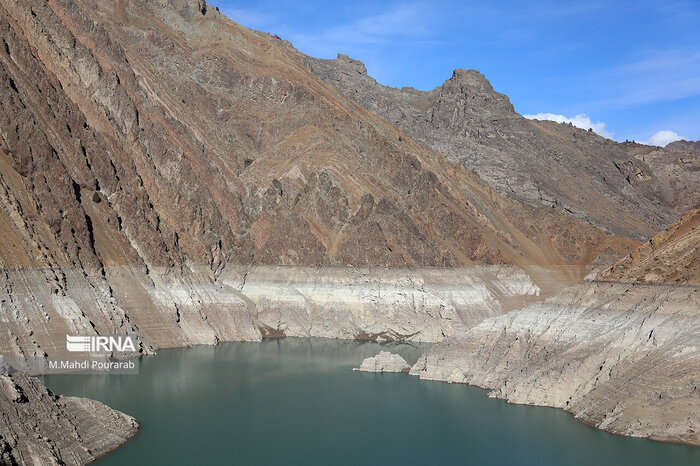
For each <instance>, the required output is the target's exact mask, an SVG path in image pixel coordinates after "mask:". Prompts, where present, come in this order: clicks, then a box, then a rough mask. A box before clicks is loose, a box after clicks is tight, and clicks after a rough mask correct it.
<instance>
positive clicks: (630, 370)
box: [411, 283, 700, 445]
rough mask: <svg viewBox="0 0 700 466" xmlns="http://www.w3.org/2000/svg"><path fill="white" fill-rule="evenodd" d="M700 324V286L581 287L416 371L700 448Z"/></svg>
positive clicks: (474, 333)
mask: <svg viewBox="0 0 700 466" xmlns="http://www.w3.org/2000/svg"><path fill="white" fill-rule="evenodd" d="M699 321H700V287H697V286H674V285H642V284H639V285H630V284H619V283H584V284H580V285H576V286H573V287H571V288H567V289H566V290H564V291H562V292H560V293H559V294H557V295H556V296H554V297H552V298H549V299H548V300H546V301H545V302H543V303H537V304H531V305H530V306H528V307H526V308H524V309H520V310H516V311H512V312H510V313H508V314H505V315H502V316H498V317H494V318H491V319H487V320H485V321H484V322H482V323H481V324H480V325H478V326H476V327H474V328H473V329H471V330H470V331H469V332H467V333H465V334H462V335H459V336H455V337H452V338H448V339H446V340H445V341H443V342H441V343H439V344H437V345H434V346H433V347H432V348H431V349H430V350H429V351H428V352H427V353H426V354H425V355H423V356H422V357H421V358H420V359H419V361H418V362H417V363H416V364H415V365H414V366H413V368H412V369H411V373H412V374H414V375H418V376H420V377H421V378H422V379H429V380H442V381H447V382H456V383H468V384H471V385H477V386H480V387H483V388H487V389H490V390H491V392H490V395H491V396H495V397H499V398H504V399H506V400H508V401H509V402H513V403H523V404H533V405H542V406H553V407H557V408H563V409H566V410H567V411H569V412H571V413H572V414H573V415H574V416H575V417H576V418H577V419H579V420H581V421H582V422H585V423H587V424H590V425H592V426H595V427H597V428H599V429H603V430H607V431H609V432H613V433H616V434H622V435H629V436H635V437H647V438H651V439H655V440H663V441H671V442H680V443H688V444H693V445H700V389H699V387H700V326H698V322H699Z"/></svg>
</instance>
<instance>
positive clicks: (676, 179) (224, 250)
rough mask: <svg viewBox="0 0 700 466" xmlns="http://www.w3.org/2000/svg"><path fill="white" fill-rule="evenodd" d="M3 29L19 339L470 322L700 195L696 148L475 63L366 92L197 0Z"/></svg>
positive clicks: (608, 256) (14, 351) (431, 328)
mask: <svg viewBox="0 0 700 466" xmlns="http://www.w3.org/2000/svg"><path fill="white" fill-rule="evenodd" d="M0 41H2V44H0V87H1V88H2V92H0V109H1V111H0V236H1V237H2V241H0V321H1V322H2V325H0V355H6V356H20V357H22V356H25V357H44V356H47V355H51V356H56V355H60V354H62V353H64V352H65V351H66V350H65V336H66V335H67V334H95V333H99V334H112V333H120V334H121V333H130V334H138V335H139V340H140V342H141V344H142V348H141V349H142V351H144V352H150V351H153V350H155V349H158V348H163V347H172V346H187V345H193V344H215V343H216V342H218V341H221V340H259V339H261V338H262V337H263V336H281V335H287V336H330V337H339V338H380V339H408V340H416V341H439V340H442V339H444V338H449V340H448V342H451V341H456V340H455V339H457V338H460V337H461V336H462V335H474V336H478V335H481V334H480V333H479V332H482V330H477V329H479V328H481V326H480V323H481V322H482V321H484V319H499V318H501V317H499V316H501V314H504V313H507V312H508V311H511V310H512V309H518V308H522V307H523V306H524V305H527V304H529V303H532V302H533V301H539V300H542V299H544V298H545V297H546V296H552V295H554V294H555V293H556V292H558V291H559V290H561V288H562V287H564V286H565V285H569V284H571V283H574V282H576V281H580V280H581V279H582V277H583V276H584V275H585V273H586V272H587V271H588V269H589V268H590V265H591V264H593V263H596V264H598V263H611V262H613V261H614V260H616V259H618V258H619V257H622V256H625V255H627V254H629V253H630V252H631V251H633V250H634V249H635V248H636V247H637V246H638V245H639V243H638V242H637V241H635V240H633V239H630V238H642V237H645V236H646V235H649V234H650V233H651V232H652V231H655V230H656V229H658V228H657V226H659V225H663V226H666V225H667V224H668V223H670V221H669V219H670V218H671V217H672V216H673V215H674V214H673V213H674V212H675V211H676V210H678V209H682V208H685V207H687V206H691V204H697V197H696V193H697V190H694V188H695V187H696V185H695V184H694V183H696V182H697V179H696V177H695V173H696V172H697V168H696V167H697V157H695V158H694V156H692V153H685V152H684V153H674V154H680V155H677V156H676V155H674V156H673V157H666V158H664V157H663V156H662V155H661V154H662V152H663V153H669V152H666V151H661V150H660V149H658V148H647V147H645V146H639V147H638V146H634V147H633V146H629V147H627V146H624V145H616V144H614V143H611V142H610V141H607V140H604V139H602V138H600V137H598V136H596V135H593V134H588V133H586V132H581V131H579V130H576V129H574V128H570V127H567V126H561V125H556V124H553V123H550V122H532V121H529V120H525V119H523V118H522V117H520V116H519V115H517V114H515V113H514V112H513V109H512V106H511V105H510V103H509V102H508V100H507V98H506V97H505V96H502V95H500V94H497V93H495V92H494V91H493V90H492V89H491V87H490V85H489V84H488V82H487V81H486V80H485V79H484V78H483V77H482V76H480V75H479V74H477V73H475V72H462V71H458V72H456V73H455V75H454V77H453V78H452V79H451V80H449V81H448V82H447V83H446V84H445V85H444V86H442V87H441V88H439V90H436V91H433V93H420V92H418V91H413V90H406V89H404V90H401V91H397V90H390V89H386V88H381V87H380V88H376V89H375V90H376V93H377V95H379V96H380V97H381V99H383V100H381V99H380V100H381V102H384V103H380V104H377V105H376V106H375V107H376V108H373V107H372V106H371V105H369V104H368V102H370V100H371V99H370V100H368V101H365V100H364V99H363V98H362V99H361V98H360V97H357V101H358V102H360V103H361V104H362V105H358V104H357V103H356V102H355V101H354V100H351V99H348V98H347V97H346V95H344V93H345V94H347V95H351V94H350V93H349V91H348V89H347V88H345V87H344V85H343V83H344V81H343V80H337V79H335V78H333V76H334V75H333V72H334V71H333V70H334V69H335V67H337V64H334V63H332V62H313V61H312V60H310V59H309V58H308V57H305V56H304V55H302V54H300V53H299V52H297V51H296V50H295V49H294V48H293V47H291V45H289V44H288V43H286V42H284V41H282V40H280V39H278V38H276V37H272V36H269V35H267V34H263V33H259V32H256V31H251V30H248V29H246V28H243V27H241V26H239V25H237V24H236V23H234V22H232V21H230V20H229V19H227V18H225V17H224V16H223V15H221V14H219V13H218V12H217V11H216V10H214V9H212V8H211V7H209V6H208V5H206V4H205V3H204V2H201V1H197V0H156V1H145V0H113V1H101V0H100V1H98V0H50V1H41V0H6V1H3V2H2V3H1V4H0ZM341 61H342V60H341ZM343 66H345V65H343ZM350 66H351V68H352V67H355V68H357V65H356V64H354V63H353V62H350ZM324 67H325V68H324ZM324 70H325V71H324ZM321 78H323V79H321ZM358 79H359V81H358V82H360V83H361V84H362V86H364V85H365V84H366V83H369V84H371V80H369V78H367V77H366V76H364V77H363V76H361V75H360V77H359V78H358ZM351 81H352V82H355V81H357V80H355V79H354V78H353V80H351ZM338 89H340V91H339V90H338ZM363 89H364V87H362V88H358V95H360V94H362V93H360V92H359V91H362V92H364V90H363ZM341 91H342V92H341ZM362 95H364V94H362ZM368 95H369V94H368ZM372 98H373V99H374V97H372ZM353 99H355V98H353ZM374 101H375V100H371V102H374ZM393 101H397V102H403V103H402V104H401V105H402V107H400V108H398V107H397V108H398V110H396V108H394V107H391V106H390V105H389V103H391V102H393ZM472 101H473V102H474V103H471V102H472ZM377 102H379V100H377ZM392 105H393V104H392ZM384 107H386V109H384V110H383V108H384ZM389 107H391V109H390V108H389ZM367 108H369V110H371V111H368V109H367ZM373 112H375V113H376V114H375V113H373ZM396 112H398V113H402V112H403V113H405V114H406V116H405V117H400V118H398V117H397V118H395V116H396ZM425 112H428V113H429V114H430V118H429V121H427V122H426V124H425V125H423V123H421V125H422V126H421V125H417V126H415V127H414V126H413V124H408V123H409V122H416V121H419V122H420V121H422V120H423V119H424V117H425V115H426V114H427V113H425ZM416 128H418V129H416ZM431 134H432V136H431ZM446 135H447V136H446ZM455 135H456V136H455ZM574 139H576V141H578V142H577V143H576V144H574V143H573V142H572V141H573V140H574ZM463 148H467V149H468V150H466V151H465V150H462V149H463ZM445 155H447V157H445ZM489 164H490V165H489ZM480 167H483V169H482V168H480ZM471 169H476V170H477V171H480V175H479V174H477V173H475V172H473V171H471ZM547 170H549V172H548V171H547ZM489 183H493V185H494V186H495V188H496V189H493V188H492V187H491V186H490V185H489ZM577 193H578V194H577ZM592 206H595V208H593V207H592ZM552 207H555V208H552ZM603 230H607V231H603ZM645 239H646V238H645ZM251 264H253V265H251ZM387 267H391V269H389V268H387ZM438 267H439V268H438ZM598 286H603V285H598ZM606 286H607V285H606ZM601 289H602V288H601ZM640 289H641V288H640ZM616 290H617V291H619V292H620V293H621V292H622V291H621V289H620V288H616ZM685 292H686V293H691V294H690V295H688V296H686V295H683V294H674V293H675V292H674V293H672V292H671V291H669V292H668V295H664V296H667V297H668V300H669V301H674V300H679V301H680V302H686V301H687V300H688V299H697V295H693V294H692V291H689V290H685ZM572 293H578V292H572ZM584 295H585V292H584ZM557 296H559V295H557ZM567 296H568V297H566V296H565V297H564V298H561V299H562V300H563V301H562V302H569V301H568V300H571V299H574V297H577V296H578V295H575V294H574V295H567ZM611 296H612V295H611ZM555 298H556V299H559V298H557V297H556V296H555ZM555 298H552V299H555ZM577 299H578V298H577ZM581 299H588V297H587V295H585V296H582V297H581ZM610 299H611V300H612V297H611V298H610ZM655 299H656V298H655ZM658 299H659V300H660V301H659V302H666V301H664V300H666V299H667V298H665V297H663V296H660V297H658ZM558 305H559V304H556V302H555V304H554V305H553V306H554V307H555V308H556V306H558ZM669 306H670V307H673V306H672V305H669ZM570 307H571V306H570ZM526 309H528V308H526ZM515 312H518V311H515ZM507 315H510V314H506V316H507ZM548 316H549V314H546V315H544V316H543V318H544V319H547V318H549V317H548ZM690 318H694V315H690ZM490 321H491V320H487V322H490ZM616 322H617V321H616ZM635 322H636V321H635ZM674 322H675V321H669V325H677V324H676V323H674ZM679 322H680V321H679ZM685 324H687V322H684V325H685ZM482 325H483V324H482ZM686 326H687V325H686ZM674 328H675V327H674ZM644 330H645V331H646V328H644ZM690 330H692V326H690ZM630 331H631V330H630ZM472 332H474V333H472ZM515 333H517V332H516V331H514V332H512V334H515ZM691 337H692V335H691ZM476 338H478V337H476ZM640 338H641V337H640ZM475 341H476V340H475ZM640 345H641V343H640ZM441 347H442V346H441ZM439 348H440V347H438V349H436V351H438V350H439ZM673 348H680V349H679V351H680V350H682V351H687V350H686V349H684V348H685V347H681V346H674V347H673ZM691 349H692V348H691ZM674 350H675V349H674ZM461 354H462V356H460V357H464V354H469V353H468V351H464V352H462V353H461ZM686 354H690V355H691V356H692V355H693V354H695V353H692V352H691V353H686V352H682V353H681V355H686ZM683 357H685V356H683ZM429 360H430V359H427V360H426V361H429ZM635 361H636V360H635ZM691 369H692V367H691ZM425 371H426V373H428V372H429V371H431V369H430V366H429V365H428V362H426V368H425ZM431 373H436V372H435V371H433V372H431ZM450 374H451V373H450ZM7 380H8V379H6V378H3V379H1V381H2V383H5V381H7ZM17 380H19V379H17ZM32 380H33V379H27V380H26V381H23V382H22V384H24V385H27V386H31V387H34V388H32V390H34V391H35V392H36V393H38V394H39V395H37V397H38V398H37V399H38V400H39V401H41V400H49V401H50V402H51V403H53V405H51V406H53V407H52V408H50V409H51V410H53V409H54V408H55V409H56V410H63V411H65V413H63V414H61V416H68V417H70V414H68V412H69V406H70V407H72V408H75V405H76V404H77V405H80V406H83V405H82V404H81V403H84V402H80V403H79V402H77V401H69V400H68V399H55V398H51V395H50V394H48V393H44V394H43V395H41V387H40V386H36V382H35V381H32ZM682 380H685V379H682ZM8 383H9V382H8ZM24 385H22V386H24ZM682 395H683V397H685V392H683V393H682ZM46 397H48V398H46ZM29 398H30V400H31V399H33V398H31V397H29ZM683 399H685V398H683ZM61 400H63V401H61ZM691 401H692V398H691ZM13 403H14V401H13ZM54 405H55V406H54ZM7 406H11V407H13V408H14V407H15V405H7V404H6V405H5V407H3V408H2V409H0V413H5V412H6V410H8V409H10V408H8V407H7ZM30 406H34V408H33V409H34V410H35V412H38V413H41V412H43V411H42V410H43V409H44V408H43V406H44V405H43V404H42V402H39V403H36V404H35V403H30V404H28V405H27V407H30ZM56 406H58V407H56ZM674 406H675V405H674ZM72 408H71V409H72ZM83 408H84V407H83ZM83 408H80V409H82V411H85V409H83ZM76 409H77V410H78V411H77V412H80V413H81V414H79V415H78V414H76V416H80V417H81V418H82V416H83V415H84V413H82V411H80V409H78V408H76ZM95 409H98V410H101V409H103V408H95ZM104 409H106V408H104ZM29 411H30V410H29V408H27V413H26V414H24V416H28V417H30V416H31V414H30V413H29ZM52 412H53V411H52ZM678 412H680V411H678ZM596 413H598V412H597V411H596V412H594V413H593V414H591V416H594V415H596ZM2 415H5V414H2ZM52 416H53V415H52ZM49 419H53V418H51V417H50V418H49ZM42 422H43V421H42ZM47 422H48V421H47ZM88 422H89V420H88ZM679 422H680V421H679ZM689 422H690V424H689V425H691V426H693V425H695V424H693V422H695V421H694V420H692V419H691V420H690V421H689ZM674 425H676V424H674ZM678 425H679V426H681V427H678V429H680V430H679V432H681V433H680V434H679V435H686V434H685V433H684V432H686V431H685V430H683V426H684V425H685V424H682V423H681V424H678ZM76 429H78V428H77V427H76ZM655 429H656V428H655ZM78 430H79V429H78ZM13 432H14V434H12V435H14V436H15V437H16V438H17V439H19V438H21V435H20V434H19V433H18V432H19V431H18V430H17V431H13ZM654 432H656V430H655V431H654ZM4 435H5V434H3V436H4ZM8 435H10V434H8ZM658 436H659V438H662V437H663V436H662V435H661V434H659V435H658ZM686 437H687V435H686ZM8 438H9V437H8ZM13 438H14V437H13ZM110 438H111V437H110ZM683 438H685V437H683ZM52 441H53V438H52ZM13 442H19V440H13ZM13 445H18V447H16V448H15V446H13ZM55 445H58V443H55ZM114 445H116V443H115V444H114ZM10 448H11V449H12V452H14V453H8V452H10V450H9V449H10ZM31 448H33V447H30V446H28V444H27V445H24V444H21V442H20V443H15V444H13V443H12V442H11V441H10V440H6V439H3V440H2V441H1V442H0V449H2V454H5V455H10V454H12V455H17V454H20V453H21V454H22V455H26V454H27V453H26V452H27V451H32V450H31ZM57 448H59V450H60V448H62V447H60V446H58V447H57ZM72 448H73V447H72ZM74 448H75V449H76V450H69V451H70V452H71V453H67V455H73V456H72V458H74V460H75V462H84V461H88V460H89V459H90V457H89V456H81V455H83V454H84V452H83V451H82V450H80V448H82V447H80V448H79V447H78V446H74ZM87 448H90V449H92V448H98V447H97V446H94V447H93V446H90V447H87ZM99 448H102V447H99ZM105 448H107V447H105ZM109 448H111V447H109ZM42 451H43V450H42ZM57 451H58V450H57ZM75 451H78V453H76V452H75ZM101 451H102V450H100V452H101ZM105 451H106V450H105ZM18 452H19V453H18ZM88 453H90V452H89V451H88ZM40 454H41V455H44V453H40ZM46 454H49V453H46ZM57 454H58V453H57ZM90 454H92V453H90ZM93 456H94V455H93ZM6 457H7V458H17V456H14V457H11V456H6ZM61 457H62V458H63V457H64V455H63V453H61ZM3 458H5V457H3ZM62 461H65V462H68V461H67V460H66V459H62Z"/></svg>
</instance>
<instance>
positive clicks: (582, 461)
mask: <svg viewBox="0 0 700 466" xmlns="http://www.w3.org/2000/svg"><path fill="white" fill-rule="evenodd" d="M426 348H427V346H426V345H417V346H414V345H409V344H378V343H374V342H357V341H341V340H325V339H309V340H306V339H291V338H287V339H280V340H273V339H271V340H264V341H263V342H262V343H238V342H236V343H222V344H219V345H217V346H198V347H194V348H183V349H169V350H161V351H159V353H158V354H157V355H155V356H144V357H142V358H140V359H139V360H138V363H137V364H138V365H139V374H138V375H103V374H99V375H50V376H45V377H43V380H44V382H45V384H46V385H47V386H48V387H49V388H50V389H51V390H53V391H54V392H55V393H58V394H61V395H70V396H82V397H88V398H93V399H96V400H100V401H102V402H104V403H106V404H107V405H109V406H111V407H113V408H115V409H118V410H120V411H123V412H125V413H127V414H130V415H132V416H134V417H135V418H136V420H137V421H138V422H139V423H140V424H141V430H140V432H139V434H138V435H137V436H136V437H135V438H134V439H133V440H131V441H130V442H128V443H127V444H125V445H124V446H122V447H121V448H119V449H117V450H116V451H115V452H113V453H111V454H110V455H108V456H106V457H104V458H102V459H100V460H99V461H98V462H97V464H98V465H101V466H102V465H123V464H133V465H135V464H148V465H153V464H251V465H260V464H305V465H308V464H311V465H327V464H359V463H365V464H425V465H434V464H493V465H503V464H518V465H527V464H532V465H541V464H552V465H554V464H572V465H601V464H615V465H624V464H633V465H647V464H648V465H658V464H664V465H674V464H678V465H689V464H700V448H696V447H690V446H685V445H673V444H666V443H660V442H654V441H649V440H644V439H634V438H628V437H619V436H615V435H612V434H608V433H605V432H602V431H599V430H596V429H593V428H591V427H587V426H585V425H583V424H581V423H579V422H578V421H576V420H575V419H574V418H573V417H571V416H570V415H569V414H568V413H566V412H564V411H562V410H559V409H553V408H542V407H533V406H520V405H512V404H507V403H506V402H504V401H502V400H497V399H491V398H488V397H487V392H486V391H485V390H481V389H479V388H475V387H470V386H466V385H458V384H447V383H441V382H429V381H421V380H419V379H418V378H417V377H413V376H409V375H408V374H373V373H364V372H356V371H353V370H352V368H353V367H358V366H359V365H360V363H361V361H362V359H364V358H366V357H369V356H374V355H376V354H377V353H379V351H382V350H387V351H391V352H394V353H399V354H401V355H402V356H403V357H404V358H405V359H406V360H407V361H408V362H409V364H413V363H414V362H415V361H416V359H418V357H419V356H420V354H421V353H422V352H424V351H425V349H426Z"/></svg>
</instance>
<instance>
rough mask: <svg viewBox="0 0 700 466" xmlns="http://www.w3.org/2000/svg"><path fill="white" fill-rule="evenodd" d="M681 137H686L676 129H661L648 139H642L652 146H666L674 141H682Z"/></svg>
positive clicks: (644, 142)
mask: <svg viewBox="0 0 700 466" xmlns="http://www.w3.org/2000/svg"><path fill="white" fill-rule="evenodd" d="M681 139H685V138H684V137H683V136H680V135H679V134H678V133H676V132H675V131H670V130H667V129H662V130H661V131H657V132H656V134H654V135H653V136H652V137H650V138H649V139H648V140H646V141H642V143H643V144H649V145H650V146H661V147H666V144H669V143H671V142H673V141H680V140H681Z"/></svg>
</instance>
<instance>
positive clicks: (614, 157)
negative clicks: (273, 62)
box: [307, 55, 700, 239]
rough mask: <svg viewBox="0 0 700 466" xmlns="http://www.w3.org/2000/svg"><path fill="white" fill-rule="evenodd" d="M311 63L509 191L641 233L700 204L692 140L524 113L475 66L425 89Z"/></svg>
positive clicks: (341, 62) (353, 66)
mask: <svg viewBox="0 0 700 466" xmlns="http://www.w3.org/2000/svg"><path fill="white" fill-rule="evenodd" d="M307 63H308V66H309V68H310V69H311V70H313V71H314V73H316V74H317V75H318V76H319V77H321V78H322V79H323V80H324V81H326V82H328V83H330V84H332V85H333V86H335V87H336V88H337V89H339V90H340V91H341V92H342V93H343V94H344V95H345V96H347V98H348V99H351V100H352V101H354V102H356V103H358V104H359V105H361V106H362V107H364V108H366V109H368V110H370V111H372V112H373V113H375V114H377V115H379V116H381V117H382V118H384V119H386V120H387V121H388V122H390V123H392V124H395V125H396V126H397V127H399V128H401V129H402V130H404V131H406V132H407V133H409V134H411V135H412V136H413V137H415V138H416V139H418V140H419V141H421V142H423V143H425V144H426V145H427V146H428V147H430V148H432V149H434V150H436V151H438V152H440V153H443V154H445V155H446V156H447V157H448V158H449V159H450V160H452V161H454V162H458V163H460V164H462V165H463V166H465V167H468V168H470V169H472V170H475V171H476V172H477V173H478V174H479V175H480V176H481V177H482V178H483V179H484V180H486V181H487V182H488V183H489V184H490V185H492V186H493V187H494V188H495V189H496V190H497V191H498V192H499V193H500V194H501V195H503V196H506V197H509V198H511V199H515V200H517V201H520V202H525V203H527V204H529V205H531V206H547V207H554V208H556V209H557V210H559V211H562V212H566V213H567V214H570V215H572V216H574V217H576V218H579V219H581V220H584V221H586V222H588V223H590V224H592V225H596V226H598V227H600V228H603V229H605V230H606V231H609V232H613V233H615V234H617V235H622V236H629V237H633V238H637V239H641V238H644V239H646V238H648V237H649V236H651V235H652V234H653V233H655V232H656V231H659V230H661V229H663V228H665V227H667V226H668V225H670V224H671V223H672V222H673V221H675V220H676V219H677V218H678V217H680V216H681V215H683V214H684V213H686V212H687V211H688V210H690V209H692V208H697V207H698V206H699V205H700V195H699V194H698V193H699V192H700V177H699V176H698V171H699V169H700V159H699V158H698V154H697V152H693V151H692V150H690V149H688V148H689V147H692V146H691V145H685V146H684V145H681V144H680V143H678V144H676V143H674V144H676V145H675V146H673V145H669V147H668V148H667V150H663V149H660V148H658V147H650V146H642V145H638V144H618V143H616V142H614V141H611V140H609V139H605V138H603V137H601V136H598V135H597V134H595V133H593V132H589V131H585V130H581V129H578V128H574V127H573V126H571V125H568V124H557V123H554V122H551V121H534V120H527V119H525V118H523V117H522V116H521V115H519V114H517V113H516V112H515V110H514V108H513V105H512V104H511V103H510V101H509V99H508V97H507V96H505V95H503V94H500V93H498V92H496V91H495V90H494V89H493V87H492V86H491V84H490V83H489V82H488V80H487V79H486V78H485V77H484V76H483V75H482V74H481V73H479V72H478V71H475V70H455V71H454V73H453V75H452V77H451V78H450V79H448V80H447V81H445V83H444V84H443V85H442V86H439V87H437V88H435V89H433V90H432V91H430V92H423V91H417V90H415V89H412V88H402V89H395V88H391V87H387V86H383V85H380V84H378V83H377V82H376V81H375V80H374V79H372V78H371V77H369V76H368V75H367V70H366V69H365V67H364V65H363V64H362V63H361V62H359V61H357V60H353V59H352V58H349V57H347V56H344V55H338V58H337V59H335V60H321V59H315V58H311V57H307ZM630 149H637V150H636V153H630V152H631V151H630ZM686 149H688V150H686ZM672 151H676V152H672Z"/></svg>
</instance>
